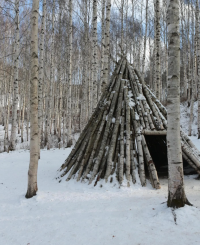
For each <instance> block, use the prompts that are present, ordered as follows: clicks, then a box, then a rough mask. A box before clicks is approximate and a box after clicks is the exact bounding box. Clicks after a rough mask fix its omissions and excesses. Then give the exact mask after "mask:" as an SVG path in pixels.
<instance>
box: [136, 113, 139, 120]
mask: <svg viewBox="0 0 200 245" xmlns="http://www.w3.org/2000/svg"><path fill="white" fill-rule="evenodd" d="M135 120H140V117H139V115H138V114H137V112H135Z"/></svg>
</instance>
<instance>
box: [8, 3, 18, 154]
mask: <svg viewBox="0 0 200 245" xmlns="http://www.w3.org/2000/svg"><path fill="white" fill-rule="evenodd" d="M19 41H20V40H19V0H15V44H14V49H15V50H14V52H15V55H14V85H13V86H14V93H13V103H12V128H11V137H10V147H9V149H10V150H15V148H16V136H17V108H18V101H19V88H18V75H19V74H18V72H19Z"/></svg>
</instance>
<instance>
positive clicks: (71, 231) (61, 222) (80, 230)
mask: <svg viewBox="0 0 200 245" xmlns="http://www.w3.org/2000/svg"><path fill="white" fill-rule="evenodd" d="M69 152H70V150H69V149H65V150H63V149H62V150H59V149H55V150H53V149H52V150H50V151H47V150H42V151H41V160H40V161H39V170H38V187H39V191H38V194H37V196H35V197H34V198H32V199H28V200H27V199H25V197H24V195H25V193H26V187H27V171H28V164H29V151H24V150H20V151H16V152H11V153H9V154H7V153H1V154H0V162H1V165H0V193H1V199H0V244H2V245H27V244H30V245H46V244H52V245H57V244H59V245H62V244H63V245H66V244H71V245H80V244H83V245H85V244H96V245H99V244H101V245H102V244H106V245H107V244H108V245H112V244H115V245H116V244H119V245H121V244H123V245H126V244H127V245H128V244H131V245H139V244H140V245H149V244H154V245H158V244H159V245H160V244H161V245H169V244H182V245H194V244H200V222H199V220H200V182H199V180H195V179H194V178H195V177H197V175H193V176H189V177H185V186H186V194H187V197H188V199H189V200H190V202H192V203H193V204H194V205H195V206H194V207H188V206H186V207H184V208H182V209H179V210H176V211H175V215H176V219H177V221H176V223H177V224H175V221H174V215H173V214H172V211H171V209H169V208H167V206H166V200H167V179H161V186H162V188H161V189H160V190H154V189H153V188H152V187H151V185H150V184H149V182H148V185H147V187H145V188H142V187H141V186H140V185H139V184H138V185H137V184H136V185H134V186H131V187H130V188H128V187H121V188H120V189H119V188H118V187H117V186H114V187H113V185H114V184H107V185H104V184H103V187H102V188H100V187H99V186H96V187H93V186H92V185H87V184H84V183H80V182H76V181H75V180H71V181H69V182H65V181H63V182H61V183H58V181H57V180H56V179H55V176H56V171H57V169H58V168H59V167H60V166H61V164H62V163H63V162H64V160H65V159H66V157H67V155H68V154H69Z"/></svg>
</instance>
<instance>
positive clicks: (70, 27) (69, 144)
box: [67, 0, 72, 146]
mask: <svg viewBox="0 0 200 245" xmlns="http://www.w3.org/2000/svg"><path fill="white" fill-rule="evenodd" d="M71 82H72V0H69V74H68V114H67V120H68V129H67V134H68V137H67V144H68V146H71V144H72V138H71V134H72V130H71V127H72V123H71V115H72V114H71V101H72V98H71Z"/></svg>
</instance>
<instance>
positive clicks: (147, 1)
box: [142, 0, 150, 78]
mask: <svg viewBox="0 0 200 245" xmlns="http://www.w3.org/2000/svg"><path fill="white" fill-rule="evenodd" d="M148 4H149V0H146V24H145V35H144V53H143V60H142V75H143V78H144V68H145V58H146V44H147V25H148ZM149 48H150V47H149Z"/></svg>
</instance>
